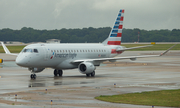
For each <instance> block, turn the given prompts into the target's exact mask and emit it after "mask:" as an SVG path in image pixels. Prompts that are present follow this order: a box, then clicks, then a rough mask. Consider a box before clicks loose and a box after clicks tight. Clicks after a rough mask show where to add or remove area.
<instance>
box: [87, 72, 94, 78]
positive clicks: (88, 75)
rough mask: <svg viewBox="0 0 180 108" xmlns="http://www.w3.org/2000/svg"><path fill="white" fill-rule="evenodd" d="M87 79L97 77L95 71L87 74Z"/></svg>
mask: <svg viewBox="0 0 180 108" xmlns="http://www.w3.org/2000/svg"><path fill="white" fill-rule="evenodd" d="M86 76H87V77H90V76H91V77H94V76H95V71H93V72H92V73H89V74H86Z"/></svg>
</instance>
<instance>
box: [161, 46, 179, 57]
mask: <svg viewBox="0 0 180 108" xmlns="http://www.w3.org/2000/svg"><path fill="white" fill-rule="evenodd" d="M176 45H177V44H175V45H173V46H172V47H170V48H169V49H167V50H166V51H164V52H163V53H161V54H160V55H159V56H163V55H164V54H166V53H167V52H168V51H169V50H171V49H172V48H173V47H175V46H176Z"/></svg>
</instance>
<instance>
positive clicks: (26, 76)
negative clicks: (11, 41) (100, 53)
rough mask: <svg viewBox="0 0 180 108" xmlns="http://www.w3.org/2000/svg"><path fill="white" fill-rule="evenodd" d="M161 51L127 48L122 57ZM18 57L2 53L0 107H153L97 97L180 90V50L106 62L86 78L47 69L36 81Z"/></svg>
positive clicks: (74, 72) (72, 73)
mask: <svg viewBox="0 0 180 108" xmlns="http://www.w3.org/2000/svg"><path fill="white" fill-rule="evenodd" d="M161 52H163V51H126V52H124V53H123V54H122V55H120V56H133V55H152V54H160V53H161ZM15 58H16V57H15V56H10V55H6V54H2V53H1V54H0V59H4V63H3V64H0V108H9V107H14V108H21V107H22V108H42V107H45V108H49V107H52V108H56V107H57V108H59V107H62V108H86V107H87V108H89V107H95V108H110V107H111V108H152V106H143V105H130V104H121V103H109V102H103V101H99V100H96V99H94V97H96V96H100V95H116V94H124V93H135V92H143V91H157V90H169V89H180V51H170V52H168V53H167V54H166V55H165V56H161V57H154V58H140V59H137V60H136V61H131V60H129V59H127V60H119V61H117V62H114V63H110V62H104V63H103V64H102V65H101V66H99V67H97V68H96V76H95V77H93V78H92V77H86V76H85V75H84V74H81V73H80V72H79V71H78V69H73V70H65V71H63V72H64V73H63V77H54V76H53V69H45V70H44V71H43V72H41V73H37V74H36V75H37V78H36V79H35V80H31V79H30V74H31V73H30V72H29V71H28V69H27V68H22V67H19V66H17V65H16V64H15V62H14V60H15ZM114 84H116V86H114ZM15 95H17V96H15ZM51 100H52V103H51ZM154 108H164V107H159V106H154ZM165 108H168V107H165Z"/></svg>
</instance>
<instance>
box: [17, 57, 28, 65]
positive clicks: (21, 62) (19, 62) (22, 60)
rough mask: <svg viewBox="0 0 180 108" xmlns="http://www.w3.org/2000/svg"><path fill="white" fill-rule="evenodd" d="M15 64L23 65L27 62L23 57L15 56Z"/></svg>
mask: <svg viewBox="0 0 180 108" xmlns="http://www.w3.org/2000/svg"><path fill="white" fill-rule="evenodd" d="M16 64H17V65H19V66H25V65H26V64H27V63H26V61H25V60H24V59H23V58H20V57H17V58H16Z"/></svg>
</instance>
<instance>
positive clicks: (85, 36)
mask: <svg viewBox="0 0 180 108" xmlns="http://www.w3.org/2000/svg"><path fill="white" fill-rule="evenodd" d="M110 31H111V28H110V27H101V28H93V27H89V28H82V29H66V28H62V29H60V30H57V29H55V30H37V29H33V28H30V27H29V28H27V27H23V28H22V29H20V30H12V29H9V28H5V29H0V41H5V42H6V41H19V42H24V43H29V42H45V41H46V40H48V39H59V40H61V43H85V42H87V43H99V42H102V41H104V40H105V39H106V38H107V37H108V35H109V33H110ZM122 32H123V33H122V42H137V41H138V33H139V41H140V42H180V29H173V30H140V29H138V28H135V29H125V28H124V29H123V31H122Z"/></svg>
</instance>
